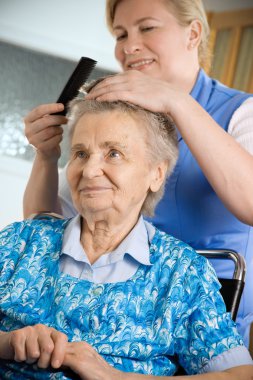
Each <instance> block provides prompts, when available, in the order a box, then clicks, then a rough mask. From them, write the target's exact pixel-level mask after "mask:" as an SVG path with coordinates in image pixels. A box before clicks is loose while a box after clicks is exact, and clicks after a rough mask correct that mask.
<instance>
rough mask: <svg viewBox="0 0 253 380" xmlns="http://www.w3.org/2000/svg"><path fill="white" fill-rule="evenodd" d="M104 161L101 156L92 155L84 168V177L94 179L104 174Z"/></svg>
mask: <svg viewBox="0 0 253 380" xmlns="http://www.w3.org/2000/svg"><path fill="white" fill-rule="evenodd" d="M103 168H104V160H103V159H102V157H101V155H99V154H98V155H90V157H89V159H88V160H87V161H86V163H85V165H84V166H83V176H84V177H87V178H92V177H94V176H98V175H101V174H103Z"/></svg>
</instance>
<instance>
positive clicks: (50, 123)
mask: <svg viewBox="0 0 253 380" xmlns="http://www.w3.org/2000/svg"><path fill="white" fill-rule="evenodd" d="M63 108H64V106H63V104H60V103H51V104H42V105H40V106H38V107H36V108H34V109H33V110H32V111H31V112H29V113H28V115H27V116H26V117H25V118H24V123H25V135H26V137H27V139H28V141H29V143H30V144H31V145H33V146H34V147H35V148H36V150H37V154H39V155H40V156H41V157H42V158H44V159H50V160H52V159H53V160H58V158H59V157H60V154H61V151H60V145H59V144H60V142H61V140H62V134H63V129H62V127H61V125H62V124H66V123H67V120H68V119H67V118H66V117H65V116H62V115H54V113H55V112H60V111H62V110H63Z"/></svg>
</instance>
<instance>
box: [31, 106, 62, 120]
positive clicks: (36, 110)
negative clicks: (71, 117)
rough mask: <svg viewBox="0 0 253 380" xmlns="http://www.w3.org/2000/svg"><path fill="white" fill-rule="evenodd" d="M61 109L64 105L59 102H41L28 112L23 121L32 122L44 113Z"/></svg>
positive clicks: (48, 113) (47, 113)
mask: <svg viewBox="0 0 253 380" xmlns="http://www.w3.org/2000/svg"><path fill="white" fill-rule="evenodd" d="M63 110H64V105H63V104H61V103H50V104H42V105H40V106H38V107H36V108H34V109H33V110H32V111H31V112H29V114H28V115H27V116H26V117H25V118H24V122H25V123H33V122H34V121H35V120H38V119H40V118H42V117H43V116H45V115H50V114H52V113H56V112H61V111H63Z"/></svg>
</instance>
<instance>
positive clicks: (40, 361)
mask: <svg viewBox="0 0 253 380" xmlns="http://www.w3.org/2000/svg"><path fill="white" fill-rule="evenodd" d="M67 341H68V340H67V336H66V335H65V334H63V333H61V332H59V331H57V330H55V329H54V328H51V327H47V326H45V325H41V324H38V325H35V326H28V327H24V328H22V329H18V330H14V331H10V332H1V333H0V358H1V359H6V360H15V361H17V362H26V363H28V364H31V363H35V362H37V365H38V367H39V368H47V367H49V366H50V365H51V366H52V367H53V368H59V367H60V366H61V365H62V362H63V359H64V355H65V349H66V346H67Z"/></svg>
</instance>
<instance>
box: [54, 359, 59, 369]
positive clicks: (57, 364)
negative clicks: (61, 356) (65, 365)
mask: <svg viewBox="0 0 253 380" xmlns="http://www.w3.org/2000/svg"><path fill="white" fill-rule="evenodd" d="M52 366H53V367H54V368H59V367H60V362H59V360H54V361H53V363H52Z"/></svg>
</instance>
